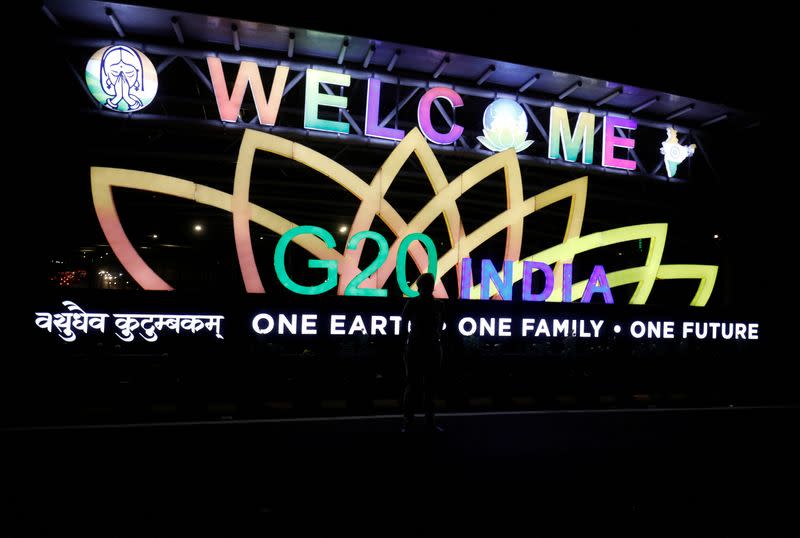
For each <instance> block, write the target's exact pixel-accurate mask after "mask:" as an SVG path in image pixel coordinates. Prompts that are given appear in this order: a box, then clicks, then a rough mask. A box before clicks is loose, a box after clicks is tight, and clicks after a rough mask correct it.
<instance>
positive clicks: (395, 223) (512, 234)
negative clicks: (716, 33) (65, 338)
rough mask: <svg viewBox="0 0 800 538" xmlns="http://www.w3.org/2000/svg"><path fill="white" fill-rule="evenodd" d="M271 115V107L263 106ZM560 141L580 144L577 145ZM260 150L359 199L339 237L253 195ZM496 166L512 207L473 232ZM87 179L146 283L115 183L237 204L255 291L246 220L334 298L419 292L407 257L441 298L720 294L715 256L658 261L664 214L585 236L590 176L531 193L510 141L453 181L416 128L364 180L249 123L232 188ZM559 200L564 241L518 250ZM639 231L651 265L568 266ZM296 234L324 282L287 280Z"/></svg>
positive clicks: (125, 261)
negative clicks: (401, 193) (412, 173)
mask: <svg viewBox="0 0 800 538" xmlns="http://www.w3.org/2000/svg"><path fill="white" fill-rule="evenodd" d="M242 91H243V90H242ZM274 93H275V92H273V94H274ZM278 95H280V92H278ZM264 113H265V115H266V114H267V111H264ZM583 121H584V125H588V123H587V122H589V121H590V120H588V119H584V120H583ZM573 138H574V137H571V138H570V140H572V139H573ZM565 140H566V138H565ZM617 142H618V141H617ZM617 142H615V143H617ZM564 144H567V146H565V147H569V148H572V149H574V144H572V142H564ZM257 151H262V152H266V153H270V154H273V155H275V156H278V157H282V158H285V159H288V160H292V161H295V162H297V163H299V164H301V165H303V166H306V167H308V168H309V169H312V170H316V171H317V172H320V173H321V174H322V175H323V176H325V177H327V178H328V179H329V180H331V181H333V182H334V183H335V184H338V185H339V186H341V187H342V188H343V189H345V190H347V191H348V192H350V193H351V194H352V195H353V196H355V197H356V198H357V199H358V200H359V201H360V205H359V207H358V210H357V211H356V214H355V215H354V217H353V220H352V223H351V225H350V227H349V236H348V238H347V240H346V241H345V242H344V244H342V245H337V244H336V242H335V241H334V239H333V236H332V235H331V234H330V232H328V231H327V230H324V229H322V228H318V227H310V226H305V225H304V223H296V222H292V221H290V220H288V219H286V218H284V217H282V216H281V215H279V214H277V213H275V212H272V211H269V210H267V209H265V208H263V207H260V206H258V205H256V204H253V203H252V202H251V201H250V177H251V169H252V166H253V161H254V158H255V155H256V152H257ZM584 153H585V151H584ZM412 155H413V156H416V158H417V159H419V161H420V163H421V164H422V168H423V170H424V171H425V174H426V176H427V179H428V183H429V185H430V187H431V190H432V194H431V197H430V199H429V200H428V201H427V203H426V204H425V205H424V206H423V208H422V209H421V210H420V211H419V212H418V213H417V214H416V215H414V216H413V217H412V218H411V219H410V220H409V221H406V220H404V219H403V218H402V217H401V216H400V214H399V213H398V212H397V210H396V209H395V208H394V207H393V206H392V204H391V202H389V201H388V200H387V199H386V195H387V192H388V191H389V190H390V189H391V186H392V183H393V181H394V180H395V178H396V177H397V174H398V172H399V171H400V169H401V168H402V166H403V165H404V163H405V162H406V161H407V160H408V159H409V158H410V157H412ZM495 172H502V173H503V176H504V178H505V190H506V208H505V209H504V210H503V211H501V212H500V213H499V214H497V215H496V216H495V217H493V218H491V219H489V220H488V221H486V222H484V223H482V224H481V225H480V226H478V227H477V228H476V229H474V230H467V229H466V228H465V226H464V223H463V222H462V219H461V215H460V212H459V208H458V199H459V198H460V197H461V196H462V195H463V194H464V193H465V192H467V191H469V190H470V189H471V188H473V187H474V186H475V185H477V184H479V183H480V182H481V181H483V180H484V179H486V178H487V177H489V176H490V175H492V174H494V173H495ZM91 183H92V196H93V199H94V205H95V209H96V212H97V216H98V219H99V221H100V224H101V226H102V229H103V232H104V233H105V236H106V238H107V239H108V242H109V245H110V246H111V248H112V249H113V250H114V253H115V254H116V256H117V258H118V259H119V260H120V262H121V263H122V265H123V266H124V267H125V269H126V270H127V271H128V273H129V274H130V275H131V276H132V277H133V278H134V279H135V280H136V281H137V282H138V284H139V285H140V286H142V288H144V289H146V290H171V289H173V288H172V286H171V285H170V284H169V283H168V282H166V281H165V280H164V279H163V278H161V276H159V275H158V274H157V273H156V272H155V271H154V270H153V269H152V268H151V267H150V266H149V265H148V264H147V263H146V262H145V261H144V259H142V257H141V256H140V255H139V253H138V252H137V251H136V249H135V248H134V246H133V245H132V243H131V242H130V240H129V239H128V237H127V235H126V233H125V231H124V229H123V227H122V224H121V222H120V219H119V215H118V213H117V210H116V207H115V204H114V197H113V192H112V188H113V187H123V188H129V189H137V190H141V191H148V192H153V193H160V194H165V195H170V196H176V197H179V198H184V199H188V200H192V201H195V202H197V203H199V204H203V205H208V206H211V207H214V208H218V209H221V210H223V211H227V212H230V213H231V214H232V219H233V228H234V240H235V243H236V251H237V257H238V262H239V266H240V270H241V274H242V280H243V282H244V285H245V289H246V290H247V291H248V292H251V293H265V291H266V289H265V286H264V284H263V282H262V279H261V275H260V273H259V269H258V266H257V264H256V259H255V255H254V252H253V244H252V240H251V234H250V225H251V222H252V223H255V224H258V225H260V226H263V227H264V228H266V229H268V230H271V231H273V232H275V233H277V234H279V235H281V236H282V237H281V240H280V241H279V243H278V246H277V248H276V250H275V253H274V257H273V261H274V265H275V271H276V274H277V275H278V278H279V280H280V282H281V283H282V285H283V286H285V287H286V288H288V289H290V290H292V291H294V292H296V293H298V294H302V295H315V294H321V293H326V292H333V290H334V288H335V289H336V293H337V294H339V295H364V296H378V297H380V296H385V295H386V293H385V290H384V289H383V288H384V285H385V284H386V283H387V281H388V280H389V279H390V278H391V276H392V274H393V273H395V278H396V279H397V281H398V285H399V286H400V289H401V290H402V291H403V292H404V293H405V294H406V295H414V294H415V293H416V292H415V291H414V290H413V289H412V288H411V287H409V286H408V284H407V283H406V280H405V278H406V263H407V258H408V257H410V258H411V260H412V261H413V262H414V264H415V265H416V267H417V269H418V270H419V271H420V272H425V271H428V272H431V273H434V274H435V275H436V277H437V280H436V287H435V291H434V293H435V295H436V296H437V297H448V296H455V297H460V298H463V299H489V298H496V299H502V300H510V299H512V298H513V297H512V289H513V285H514V284H515V283H517V282H520V281H522V295H521V297H520V298H521V299H522V300H528V301H544V300H547V301H563V302H572V301H576V300H581V301H584V302H588V301H590V300H591V299H592V297H593V296H594V295H595V294H599V295H600V296H602V298H603V301H604V302H605V303H612V302H614V301H613V296H612V291H611V290H612V289H613V288H615V287H618V286H624V285H628V284H636V289H635V291H634V293H633V295H632V297H631V299H630V303H631V304H645V303H646V301H647V299H648V297H649V296H650V293H651V291H652V289H653V287H654V285H655V283H656V281H657V280H667V279H693V280H697V281H698V286H697V291H696V293H695V295H694V297H693V298H692V300H691V302H690V304H691V305H695V306H703V305H705V304H706V303H707V301H708V299H709V297H710V295H711V292H712V291H713V288H714V282H715V280H716V275H717V267H716V266H713V265H693V264H677V265H664V264H662V263H661V260H662V256H663V253H664V247H665V244H666V238H667V227H668V226H667V224H666V223H646V224H639V225H634V226H625V227H621V228H613V229H609V230H605V231H601V232H597V233H593V234H590V235H585V236H582V235H581V227H582V224H583V217H584V210H585V207H586V195H587V185H588V178H587V177H581V178H577V179H574V180H572V181H568V182H566V183H563V184H561V185H558V186H556V187H554V188H551V189H549V190H546V191H544V192H541V193H539V194H536V195H535V196H531V197H528V198H525V197H524V195H523V188H522V175H521V172H520V167H519V162H518V159H517V154H516V152H515V149H514V148H510V149H507V150H504V151H502V152H499V153H496V154H494V155H492V156H490V157H487V158H486V159H484V160H483V161H481V162H479V163H477V164H475V165H474V166H472V167H471V168H469V169H468V170H466V171H465V172H464V173H462V174H461V175H459V176H458V177H456V178H453V179H451V180H449V179H448V178H447V177H446V176H445V174H444V172H443V170H442V168H441V166H440V164H439V162H438V160H437V159H436V156H435V155H434V153H433V151H432V150H431V147H430V146H429V145H428V143H427V139H426V137H425V136H424V135H423V133H422V132H421V131H420V130H418V129H413V130H411V131H410V132H409V133H408V134H406V135H405V137H404V138H403V139H402V140H401V141H400V143H399V144H398V145H397V146H396V147H395V148H394V149H393V150H392V152H391V153H390V154H389V155H388V157H387V159H386V161H385V162H384V163H383V165H382V166H380V167H379V168H378V171H377V172H376V173H375V175H374V176H373V177H372V179H371V180H370V181H365V180H364V179H362V178H360V177H358V176H357V175H356V174H354V173H353V172H351V171H350V170H348V169H347V168H345V167H344V166H342V165H341V164H339V163H338V162H336V161H334V160H332V159H330V158H328V157H326V156H325V155H323V154H321V153H319V152H316V151H314V150H312V149H310V148H308V147H306V146H304V145H302V144H299V143H297V142H293V141H290V140H288V139H285V138H281V137H278V136H274V135H272V134H268V133H264V132H261V131H255V130H249V129H248V130H246V131H245V132H244V136H243V138H242V143H241V146H240V148H239V157H238V160H237V164H236V171H235V175H234V179H233V189H232V194H229V193H227V192H224V191H221V190H218V189H214V188H211V187H208V186H205V185H200V184H198V183H195V182H193V181H190V180H187V179H182V178H176V177H170V176H165V175H161V174H155V173H149V172H142V171H138V170H126V169H119V168H101V167H93V168H92V169H91ZM561 200H569V201H570V211H569V218H568V220H567V224H566V228H565V230H564V236H563V241H562V242H561V243H560V244H557V245H554V246H552V247H550V248H547V249H545V250H541V251H539V252H536V253H530V254H528V253H523V252H522V233H523V222H524V219H525V218H526V217H527V216H529V215H531V214H533V213H534V212H536V211H538V210H540V209H543V208H545V207H548V206H549V205H551V204H553V203H555V202H558V201H561ZM440 215H442V216H443V217H444V220H445V222H446V225H447V236H448V241H449V243H450V245H449V248H446V250H445V251H444V252H438V251H437V249H436V247H435V245H434V243H433V241H431V240H430V238H428V236H427V235H426V230H427V229H428V227H429V226H431V224H432V223H433V222H434V220H435V219H437V218H438V217H439V216H440ZM376 218H378V219H380V220H381V221H382V222H383V223H384V224H385V225H386V226H387V227H388V229H389V230H390V231H391V233H392V234H394V238H391V244H390V243H389V240H387V238H385V237H384V236H382V235H381V234H378V233H376V232H374V231H371V230H370V228H371V226H372V223H373V221H374V220H375V219H376ZM504 230H505V235H506V242H505V245H506V246H505V250H504V252H503V256H502V260H504V261H503V262H502V267H495V266H494V265H493V264H492V262H491V261H490V260H480V261H479V262H478V261H477V260H473V259H472V256H471V253H472V252H473V251H474V250H475V249H476V248H478V247H479V246H480V245H482V244H483V243H484V242H486V241H487V240H489V239H490V238H492V237H494V236H495V235H497V234H498V233H501V232H503V231H504ZM637 240H647V241H648V243H649V248H648V249H647V257H646V260H645V263H644V265H642V266H639V267H632V268H628V269H624V270H619V271H613V272H609V273H606V271H605V270H604V268H603V267H602V266H599V265H598V266H595V267H594V270H593V271H592V274H591V276H590V278H588V279H586V280H583V281H580V282H573V278H572V265H571V264H572V262H573V257H574V256H576V255H577V254H580V253H584V252H588V251H591V250H593V249H597V248H601V247H605V246H609V245H614V244H617V243H622V242H625V241H637ZM365 241H374V242H375V243H377V245H378V247H379V253H378V256H377V258H376V259H375V260H373V261H372V262H371V263H370V264H369V265H368V266H367V267H365V268H364V270H363V271H362V270H360V269H359V262H360V259H361V253H362V250H363V246H364V243H365ZM289 243H295V244H297V245H299V246H300V247H301V248H303V249H304V250H306V251H307V252H309V253H310V254H311V255H312V256H313V257H314V259H312V260H311V261H310V262H309V267H310V268H312V269H318V270H320V274H321V276H322V279H321V282H319V283H318V284H316V285H313V286H301V285H299V284H297V283H296V282H295V281H294V280H293V279H292V276H291V275H289V273H288V271H287V270H286V267H285V263H284V259H283V257H284V253H285V249H286V247H287V246H288V244H289ZM478 264H479V265H478ZM473 265H474V266H475V267H473ZM454 269H455V271H456V273H457V279H456V282H457V289H451V290H447V289H445V286H444V285H443V283H442V277H443V276H444V275H446V274H447V273H448V272H449V271H452V270H454ZM473 269H475V270H477V269H480V282H479V283H476V282H473ZM536 272H542V274H544V277H545V278H544V280H545V285H544V288H543V289H533V274H534V273H536Z"/></svg>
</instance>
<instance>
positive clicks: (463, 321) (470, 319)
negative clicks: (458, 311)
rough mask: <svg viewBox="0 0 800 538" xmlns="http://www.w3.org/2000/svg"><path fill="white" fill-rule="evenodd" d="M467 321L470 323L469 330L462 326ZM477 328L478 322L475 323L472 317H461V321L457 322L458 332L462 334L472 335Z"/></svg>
mask: <svg viewBox="0 0 800 538" xmlns="http://www.w3.org/2000/svg"><path fill="white" fill-rule="evenodd" d="M467 323H470V324H472V330H470V331H469V332H467V330H466V329H465V328H464V325H466V324H467ZM477 330H478V324H477V323H475V320H474V319H472V318H462V319H461V321H459V322H458V332H460V333H461V335H462V336H472V335H473V334H475V331H477Z"/></svg>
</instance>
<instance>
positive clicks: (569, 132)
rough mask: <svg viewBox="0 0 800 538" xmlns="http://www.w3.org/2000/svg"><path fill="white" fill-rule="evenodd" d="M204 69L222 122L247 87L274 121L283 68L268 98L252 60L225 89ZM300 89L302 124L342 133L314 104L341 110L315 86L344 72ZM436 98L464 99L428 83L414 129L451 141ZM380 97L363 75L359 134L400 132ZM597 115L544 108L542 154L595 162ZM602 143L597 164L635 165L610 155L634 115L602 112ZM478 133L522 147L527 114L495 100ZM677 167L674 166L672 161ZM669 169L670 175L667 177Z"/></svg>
mask: <svg viewBox="0 0 800 538" xmlns="http://www.w3.org/2000/svg"><path fill="white" fill-rule="evenodd" d="M207 62H208V69H209V72H210V74H211V82H212V85H213V88H214V95H215V97H216V101H217V108H218V110H219V116H220V119H221V120H222V121H224V122H236V121H237V120H238V118H239V111H240V109H241V107H242V102H243V100H244V95H245V90H246V89H247V87H248V86H249V87H250V89H251V91H252V94H253V99H254V100H255V105H256V110H257V112H258V122H259V123H260V124H261V125H266V126H271V125H275V122H276V119H277V116H278V112H279V110H280V106H281V99H282V96H283V93H284V89H285V87H286V79H287V77H288V74H289V68H288V67H285V66H278V67H276V68H275V76H274V78H273V80H272V87H271V88H270V92H269V98H267V97H266V92H265V91H264V85H263V83H262V81H261V74H260V72H259V69H258V65H257V64H256V63H255V62H250V61H243V62H241V63H240V64H239V71H238V73H237V75H236V80H235V81H234V84H233V90H232V91H231V92H228V85H227V81H226V80H225V74H224V73H223V71H222V62H221V61H220V59H219V58H214V57H208V58H207ZM305 79H306V92H305V108H304V113H303V118H304V120H303V127H304V128H306V129H312V130H317V131H329V132H333V133H341V134H347V133H349V132H350V124H349V123H346V122H342V121H335V120H327V119H322V118H320V108H321V107H329V108H334V109H340V110H347V108H348V106H349V104H350V103H349V101H348V98H347V97H346V96H345V95H331V94H329V93H325V92H322V91H321V90H320V86H321V85H326V86H327V85H335V86H339V87H341V88H346V87H348V86H350V75H347V74H345V73H334V72H330V71H323V70H319V69H307V70H306V71H305ZM437 99H441V100H443V101H446V102H447V103H448V104H449V106H450V107H451V108H452V109H455V108H459V107H461V106H464V100H463V99H462V98H461V96H460V95H459V94H458V92H456V91H455V90H453V89H450V88H447V87H434V88H430V89H428V90H427V91H426V92H425V93H424V94H423V95H422V97H421V98H420V100H419V103H418V105H417V123H418V127H419V130H420V131H421V133H422V134H423V135H424V136H425V138H426V139H427V140H429V141H430V142H432V143H434V144H440V145H444V144H452V143H454V142H455V141H456V140H458V139H459V138H460V137H461V136H462V134H463V133H464V127H463V126H461V125H459V124H457V123H455V122H452V123H451V125H450V126H449V130H448V131H446V132H441V131H438V130H436V129H435V128H434V126H433V123H432V122H431V107H432V106H433V105H434V102H435V101H436V100H437ZM380 101H381V81H380V80H379V79H377V78H370V79H368V80H367V103H366V113H365V125H364V134H365V135H366V136H369V137H376V138H384V139H388V140H396V141H400V140H402V139H403V138H404V137H405V136H406V132H405V131H403V130H401V129H393V128H389V127H385V126H381V125H380V123H379V121H378V120H379V118H378V110H379V108H380ZM596 121H597V118H596V116H595V115H594V114H590V113H588V112H581V113H580V114H579V116H578V120H577V122H576V123H575V125H574V126H573V125H570V122H569V118H568V116H567V110H566V109H565V108H561V107H558V106H552V107H550V129H549V140H548V157H549V158H551V159H560V158H561V159H564V160H567V161H570V162H577V161H578V158H579V156H580V159H581V162H582V163H583V164H592V163H593V162H595V154H594V132H595V123H596ZM602 121H603V123H602V130H603V147H602V148H601V158H600V161H601V163H602V166H605V167H610V168H621V169H625V170H636V167H637V163H636V161H633V160H629V159H623V158H621V157H618V156H615V148H628V149H633V148H634V147H635V145H636V143H635V140H634V139H633V138H630V137H629V136H621V135H619V134H617V133H619V130H620V129H625V130H626V132H632V131H634V130H635V129H636V127H637V123H636V121H635V120H632V119H628V118H623V117H616V116H605V117H604V118H603V120H602ZM484 127H485V128H484V134H485V135H486V136H485V137H479V138H478V140H479V141H480V142H481V144H483V145H484V146H485V147H487V148H488V149H490V150H492V151H502V150H505V149H507V148H514V149H515V151H523V150H524V149H526V148H528V147H529V146H530V145H531V144H532V141H526V140H525V137H526V136H527V134H528V133H527V132H526V128H527V119H526V118H525V115H524V110H523V109H522V107H521V106H519V104H517V103H515V102H514V101H512V100H509V99H498V100H496V101H494V102H492V103H491V104H490V105H489V106H488V107H487V108H486V111H485V113H484ZM676 166H677V165H676ZM672 175H674V174H671V176H672Z"/></svg>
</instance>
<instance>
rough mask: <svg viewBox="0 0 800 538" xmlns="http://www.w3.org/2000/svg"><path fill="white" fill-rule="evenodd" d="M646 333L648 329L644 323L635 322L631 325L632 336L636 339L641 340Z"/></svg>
mask: <svg viewBox="0 0 800 538" xmlns="http://www.w3.org/2000/svg"><path fill="white" fill-rule="evenodd" d="M645 332H646V328H645V325H644V321H634V322H633V323H631V336H633V337H634V338H641V337H642V336H644V333H645Z"/></svg>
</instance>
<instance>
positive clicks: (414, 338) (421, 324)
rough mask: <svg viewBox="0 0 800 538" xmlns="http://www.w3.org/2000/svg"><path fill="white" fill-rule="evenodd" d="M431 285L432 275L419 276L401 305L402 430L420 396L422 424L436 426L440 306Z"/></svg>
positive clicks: (412, 418) (409, 423)
mask: <svg viewBox="0 0 800 538" xmlns="http://www.w3.org/2000/svg"><path fill="white" fill-rule="evenodd" d="M434 284H435V281H434V277H433V275H432V274H430V273H424V274H422V275H420V277H419V278H418V279H417V289H418V290H419V295H418V296H417V297H414V298H412V299H409V300H408V302H407V303H406V305H405V308H403V316H402V321H401V334H402V335H403V336H404V337H405V348H404V353H403V362H404V363H405V369H406V389H405V392H404V393H403V417H404V418H403V431H406V430H408V429H409V428H410V427H411V425H412V424H413V420H414V411H415V409H416V406H417V405H419V404H418V402H419V400H420V398H421V399H422V402H423V409H424V410H425V425H426V426H427V427H428V428H429V429H431V430H433V429H439V428H437V427H436V425H435V423H434V405H433V395H434V392H435V390H436V381H437V377H438V375H439V371H440V369H441V363H442V344H441V334H440V333H441V328H442V319H443V311H444V307H443V305H442V303H441V302H440V301H439V300H437V299H434V298H433V287H434ZM409 324H410V325H411V329H410V332H409Z"/></svg>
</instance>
